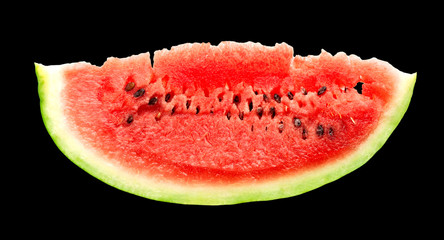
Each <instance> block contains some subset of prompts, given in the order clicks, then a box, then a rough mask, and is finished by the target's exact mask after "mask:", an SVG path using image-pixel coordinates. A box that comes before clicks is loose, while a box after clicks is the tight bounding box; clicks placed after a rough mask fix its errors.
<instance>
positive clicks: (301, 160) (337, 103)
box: [35, 42, 416, 205]
mask: <svg viewBox="0 0 444 240" xmlns="http://www.w3.org/2000/svg"><path fill="white" fill-rule="evenodd" d="M35 67H36V74H37V77H38V82H39V87H38V91H39V96H40V106H41V112H42V117H43V120H44V123H45V126H46V128H47V130H48V132H49V134H50V135H51V137H52V138H53V140H54V142H55V143H56V144H57V146H58V147H59V148H60V150H61V151H62V152H63V153H64V154H65V155H66V156H67V157H68V158H69V159H70V160H71V161H73V162H74V163H75V164H77V165H78V166H79V167H81V168H82V169H84V170H85V171H87V172H88V173H90V174H91V175H93V176H95V177H97V178H98V179H100V180H102V181H103V182H105V183H107V184H109V185H112V186H114V187H116V188H118V189H121V190H123V191H127V192H129V193H133V194H136V195H139V196H143V197H146V198H149V199H155V200H159V201H166V202H174V203H182V204H203V205H220V204H235V203H242V202H249V201H263V200H271V199H278V198H285V197H290V196H295V195H298V194H301V193H304V192H307V191H310V190H312V189H315V188H318V187H320V186H322V185H324V184H326V183H329V182H332V181H334V180H336V179H338V178H340V177H342V176H344V175H346V174H347V173H350V172H351V171H353V170H355V169H356V168H358V167H360V166H362V165H363V164H364V163H365V162H367V161H368V160H369V159H370V158H371V157H372V156H373V155H374V154H375V153H376V151H378V149H380V148H381V146H382V145H383V144H384V143H385V142H386V140H387V139H388V137H389V136H390V134H391V133H392V132H393V130H394V129H395V127H396V126H397V124H398V123H399V122H400V120H401V118H402V117H403V115H404V113H405V111H406V110H407V108H408V105H409V102H410V99H411V96H412V92H413V87H414V84H415V80H416V73H415V74H406V73H403V72H401V71H399V70H397V69H396V68H394V67H393V66H391V65H390V64H389V63H387V62H384V61H381V60H378V59H376V58H372V59H369V60H362V59H360V58H359V57H357V56H355V55H349V56H347V55H346V54H345V53H342V52H340V53H337V54H336V55H334V56H333V55H331V54H330V53H328V52H326V51H322V52H321V54H320V55H318V56H307V57H302V56H295V57H294V56H293V48H292V47H290V46H289V45H287V44H285V43H283V44H276V45H275V46H274V47H267V46H263V45H261V44H259V43H251V42H248V43H236V42H222V43H220V44H219V45H218V46H212V45H210V44H197V43H195V44H183V45H179V46H175V47H172V48H171V50H167V49H164V50H160V51H156V52H155V53H154V65H153V66H152V65H151V60H150V54H149V53H144V54H140V55H135V56H131V57H128V58H123V59H118V58H109V59H108V60H107V61H106V62H105V63H104V64H103V66H101V67H98V66H94V65H91V64H89V63H86V62H79V63H72V64H64V65H56V66H44V65H41V64H35Z"/></svg>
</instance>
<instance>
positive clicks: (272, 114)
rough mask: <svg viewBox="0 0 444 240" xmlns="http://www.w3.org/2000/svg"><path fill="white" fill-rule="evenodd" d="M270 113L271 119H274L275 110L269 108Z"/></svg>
mask: <svg viewBox="0 0 444 240" xmlns="http://www.w3.org/2000/svg"><path fill="white" fill-rule="evenodd" d="M270 113H271V118H274V116H276V108H275V107H271V108H270Z"/></svg>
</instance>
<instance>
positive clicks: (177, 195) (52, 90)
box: [35, 63, 416, 205]
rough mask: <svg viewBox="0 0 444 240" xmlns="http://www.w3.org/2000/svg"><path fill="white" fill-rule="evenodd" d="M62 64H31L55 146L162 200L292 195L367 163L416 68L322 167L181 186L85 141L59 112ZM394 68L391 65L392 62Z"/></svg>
mask: <svg viewBox="0 0 444 240" xmlns="http://www.w3.org/2000/svg"><path fill="white" fill-rule="evenodd" d="M64 66H66V65H56V66H44V65H41V64H37V63H36V64H35V70H36V75H37V78H38V93H39V97H40V109H41V114H42V118H43V121H44V124H45V126H46V129H47V130H48V132H49V134H50V136H51V138H52V139H53V141H54V142H55V144H56V145H57V147H58V148H59V149H60V150H61V151H62V152H63V153H64V154H65V155H66V156H67V157H68V158H69V159H70V160H71V161H72V162H73V163H75V164H76V165H77V166H79V167H80V168H82V169H83V170H85V171H86V172H88V173H89V174H91V175H92V176H94V177H96V178H98V179H100V180H101V181H103V182H105V183H107V184H109V185H111V186H114V187H116V188H118V189H120V190H123V191H126V192H129V193H132V194H135V195H138V196H142V197H146V198H149V199H154V200H158V201H164V202H173V203H181V204H199V205H222V204H237V203H243V202H252V201H265V200H273V199H279V198H286V197H291V196H296V195H299V194H302V193H305V192H308V191H310V190H313V189H316V188H318V187H320V186H323V185H325V184H327V183H330V182H332V181H335V180H337V179H339V178H341V177H342V176H344V175H346V174H348V173H350V172H352V171H354V170H355V169H357V168H359V167H360V166H362V165H363V164H365V163H366V162H367V161H368V160H369V159H370V158H371V157H372V156H373V155H374V154H375V153H376V152H377V151H378V150H379V149H380V148H381V147H382V145H384V143H385V142H386V141H387V139H388V138H389V136H390V135H391V133H392V132H393V131H394V129H395V128H396V126H397V125H398V124H399V122H400V121H401V119H402V117H403V116H404V114H405V112H406V111H407V108H408V106H409V103H410V100H411V97H412V94H413V88H414V85H415V81H416V73H414V74H406V73H402V72H400V71H398V70H396V69H394V70H395V71H397V72H398V73H399V78H398V81H399V82H398V86H397V90H396V92H394V93H393V96H394V97H393V99H394V101H392V102H391V103H390V104H391V105H390V106H388V107H387V111H386V112H384V115H383V116H382V117H381V119H380V122H379V124H378V126H377V128H376V129H375V131H374V132H373V133H372V134H370V136H369V137H368V138H367V140H366V141H365V142H363V143H362V144H361V145H360V146H359V147H358V148H357V149H355V150H354V151H352V152H351V153H349V154H348V155H347V156H345V157H343V158H341V159H336V160H335V161H332V163H330V164H326V165H323V166H322V167H320V168H317V169H314V170H310V171H306V172H305V173H303V174H298V175H295V176H284V177H281V178H279V179H275V180H272V181H267V182H264V181H263V182H259V183H257V182H252V183H249V184H240V185H236V184H232V185H224V186H221V185H217V186H211V185H202V186H196V185H193V186H185V185H181V184H176V183H174V182H168V181H166V180H163V179H154V178H153V179H151V178H149V177H147V176H145V175H142V174H137V173H135V172H130V171H128V170H127V169H124V168H123V167H121V166H119V165H118V164H117V163H115V161H113V160H112V159H106V158H105V157H104V156H103V155H102V154H99V153H98V152H95V150H94V149H92V148H88V146H84V144H83V143H82V142H81V140H80V138H79V137H77V136H76V134H75V133H74V132H73V131H71V130H70V128H69V126H68V124H67V121H66V117H65V116H64V115H63V105H62V101H61V97H60V96H61V95H60V94H61V93H62V90H63V84H64V83H63V79H64V77H63V74H62V73H63V68H64ZM392 68H393V67H392Z"/></svg>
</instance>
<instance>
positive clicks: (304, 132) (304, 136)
mask: <svg viewBox="0 0 444 240" xmlns="http://www.w3.org/2000/svg"><path fill="white" fill-rule="evenodd" d="M307 137H308V131H307V129H305V128H303V129H302V139H304V140H305V139H307Z"/></svg>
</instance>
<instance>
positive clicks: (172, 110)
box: [171, 106, 176, 115]
mask: <svg viewBox="0 0 444 240" xmlns="http://www.w3.org/2000/svg"><path fill="white" fill-rule="evenodd" d="M175 111H176V106H174V107H173V109H171V115H173V113H174V112H175Z"/></svg>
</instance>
